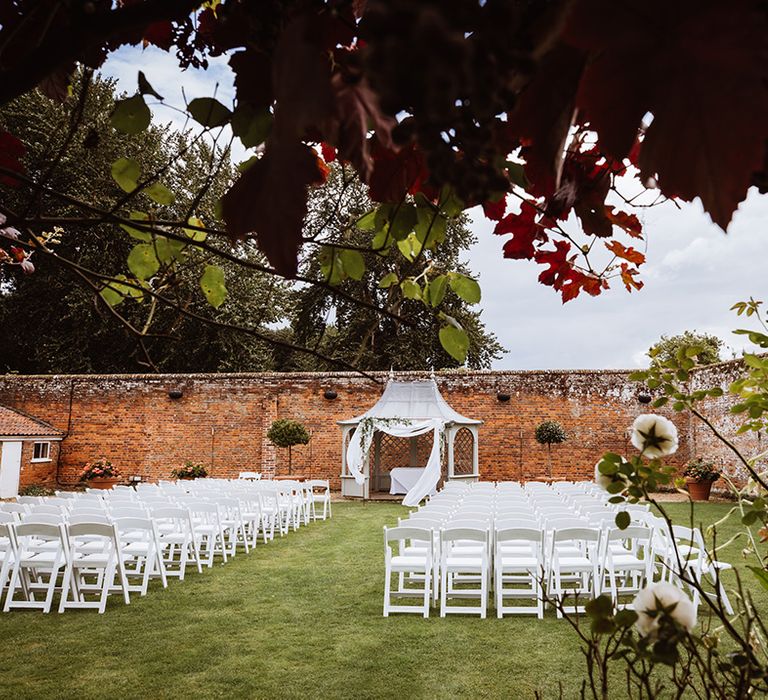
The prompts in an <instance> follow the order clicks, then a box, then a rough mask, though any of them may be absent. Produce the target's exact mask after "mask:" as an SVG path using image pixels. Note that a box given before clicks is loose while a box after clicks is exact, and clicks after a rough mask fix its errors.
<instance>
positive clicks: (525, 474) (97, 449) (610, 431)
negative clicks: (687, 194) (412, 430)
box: [0, 371, 688, 488]
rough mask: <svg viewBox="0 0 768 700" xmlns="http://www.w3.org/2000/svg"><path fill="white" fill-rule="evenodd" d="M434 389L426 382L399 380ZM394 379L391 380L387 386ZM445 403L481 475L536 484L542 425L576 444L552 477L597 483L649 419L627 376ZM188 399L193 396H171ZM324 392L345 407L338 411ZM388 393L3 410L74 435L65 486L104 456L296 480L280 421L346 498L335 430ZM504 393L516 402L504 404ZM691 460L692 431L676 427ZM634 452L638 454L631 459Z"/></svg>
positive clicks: (75, 383) (159, 472) (128, 381)
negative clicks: (610, 454)
mask: <svg viewBox="0 0 768 700" xmlns="http://www.w3.org/2000/svg"><path fill="white" fill-rule="evenodd" d="M397 376H398V378H402V379H417V378H421V379H425V378H427V376H428V375H427V374H426V373H401V374H398V375H397ZM378 378H379V379H380V380H382V381H383V380H385V379H386V375H385V374H381V375H378ZM437 382H438V386H439V387H440V391H441V392H442V393H443V396H444V397H445V398H446V400H447V401H448V402H449V403H450V404H451V405H452V406H453V407H454V408H455V409H456V410H457V411H459V412H460V413H463V414H464V415H466V416H468V417H472V418H479V419H481V420H483V421H485V423H484V424H483V425H482V426H480V439H479V446H480V474H481V477H482V478H485V479H521V478H522V479H535V478H541V477H544V476H546V474H547V449H546V447H543V446H541V445H539V444H538V443H537V442H536V440H535V438H534V431H535V429H536V426H537V425H538V424H539V423H540V422H541V421H543V420H547V419H552V420H557V421H559V422H560V423H561V424H562V425H563V427H564V428H565V429H566V431H567V432H568V441H567V442H566V443H565V444H562V445H556V446H553V448H552V475H553V477H554V478H571V479H572V478H591V475H592V472H593V468H594V464H595V462H596V461H597V460H598V458H599V457H600V455H601V454H602V453H603V452H605V451H606V450H615V451H620V452H626V451H627V447H628V439H627V432H626V431H627V427H628V426H629V425H630V424H631V422H632V420H633V419H634V417H635V416H636V415H637V414H638V413H640V412H642V411H643V410H644V407H643V406H641V405H640V404H639V403H638V402H637V398H636V397H637V393H638V387H637V385H635V384H633V383H631V382H629V381H628V380H627V374H626V373H625V372H620V371H603V372H600V371H564V372H556V371H542V372H488V371H485V372H469V371H468V372H460V371H456V372H445V373H438V375H437ZM172 389H181V390H182V391H183V397H182V398H180V399H177V400H173V399H170V398H169V397H168V392H169V390H172ZM326 389H333V390H334V391H336V392H337V393H338V398H337V399H336V400H334V401H328V400H326V399H325V398H324V397H323V393H324V391H325V390H326ZM382 390H383V385H382V384H375V383H373V382H371V381H370V380H368V379H366V378H364V377H361V376H359V375H356V374H350V373H329V374H307V373H293V374H240V375H235V374H229V375H227V374H219V375H113V376H99V375H92V376H50V377H31V376H28V377H25V376H17V375H8V376H4V377H0V404H4V405H7V406H10V407H13V408H18V409H20V410H23V411H25V412H27V413H29V414H31V415H33V416H36V417H38V418H41V419H43V420H46V421H48V422H50V423H51V424H53V425H54V426H56V427H57V428H60V429H62V430H64V431H67V432H68V436H67V437H66V438H65V439H64V441H63V443H62V447H61V458H60V469H59V481H60V482H63V483H67V482H72V483H73V482H75V481H76V480H77V473H78V471H79V469H81V468H82V465H83V464H84V463H85V462H87V461H89V460H93V459H95V458H98V457H101V456H104V457H107V458H108V459H110V460H111V461H112V462H113V463H115V464H117V465H119V466H120V467H121V468H122V470H123V472H124V474H125V475H126V476H130V475H132V474H137V475H141V476H143V477H147V478H152V479H157V478H168V476H169V474H170V470H171V469H172V468H174V467H176V466H179V465H181V464H182V463H183V462H184V461H185V460H192V461H194V462H201V463H203V464H205V465H206V466H208V467H210V468H211V474H212V475H213V476H234V475H237V473H238V472H240V471H244V470H257V471H263V470H265V469H266V470H267V471H270V470H272V469H274V468H276V473H278V474H284V473H287V465H288V455H287V450H284V449H278V448H275V447H273V446H272V445H270V444H269V442H268V440H267V439H266V437H265V433H266V431H267V429H268V428H269V426H270V425H271V423H272V421H273V420H275V419H276V418H293V419H296V420H300V421H302V422H303V423H304V424H305V425H306V426H307V429H308V430H310V431H311V433H312V439H311V441H310V443H309V444H308V445H306V446H298V447H295V448H294V449H293V466H294V469H293V471H294V472H295V473H298V474H302V475H306V476H312V477H319V478H330V479H331V480H332V482H333V485H334V487H335V488H338V487H339V479H338V477H339V472H340V469H341V455H340V451H341V431H340V429H339V427H338V426H337V425H336V422H335V421H337V420H339V419H343V418H350V417H352V416H355V415H358V414H360V413H363V412H364V411H365V410H366V409H368V408H370V407H371V406H372V405H373V404H374V403H375V402H376V400H377V399H378V398H379V396H380V395H381V392H382ZM499 392H503V393H507V394H510V395H511V400H510V401H508V402H506V403H502V402H500V401H498V399H497V394H498V393H499ZM676 422H678V426H679V427H680V428H681V445H682V447H681V450H680V452H679V453H678V455H676V463H682V462H684V461H685V460H686V459H687V457H688V453H687V444H688V442H687V439H688V421H687V419H686V418H685V417H683V418H681V417H677V418H676ZM629 449H631V447H630V448H629Z"/></svg>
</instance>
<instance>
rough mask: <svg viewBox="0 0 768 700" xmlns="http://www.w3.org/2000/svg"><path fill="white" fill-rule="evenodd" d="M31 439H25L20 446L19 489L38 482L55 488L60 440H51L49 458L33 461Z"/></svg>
mask: <svg viewBox="0 0 768 700" xmlns="http://www.w3.org/2000/svg"><path fill="white" fill-rule="evenodd" d="M40 442H46V440H45V438H40ZM34 444H35V441H33V440H26V441H25V442H24V443H23V444H22V446H21V472H20V474H19V489H20V490H21V489H23V488H24V487H25V486H29V485H31V484H40V485H42V486H48V487H50V488H55V486H56V475H57V471H58V470H57V466H58V461H59V445H61V443H60V442H58V441H56V442H51V459H50V461H47V462H33V461H32V456H33V454H34Z"/></svg>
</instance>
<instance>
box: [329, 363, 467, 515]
mask: <svg viewBox="0 0 768 700" xmlns="http://www.w3.org/2000/svg"><path fill="white" fill-rule="evenodd" d="M481 424H482V421H480V420H475V419H472V418H466V417H464V416H462V415H461V414H460V413H458V412H457V411H455V410H454V409H453V408H451V407H450V406H449V405H448V403H447V402H446V401H445V399H444V398H443V397H442V395H441V394H440V391H439V389H438V388H437V383H436V381H435V377H434V374H433V375H432V376H431V377H430V379H428V380H419V381H395V379H394V377H393V376H392V375H390V379H389V381H388V383H387V386H386V388H385V390H384V393H383V394H382V396H381V398H380V399H379V400H378V402H377V403H376V405H375V406H373V407H372V408H370V409H369V410H368V411H366V412H365V413H363V414H362V415H359V416H357V417H355V418H351V419H349V420H343V421H339V425H340V426H341V428H342V431H343V449H342V474H341V483H342V486H341V489H342V494H343V495H345V496H358V497H362V498H370V495H371V492H372V491H373V492H375V491H383V492H387V491H389V492H392V493H398V492H399V493H402V492H403V491H402V487H407V489H408V491H407V493H406V496H405V498H404V499H403V505H406V506H414V505H416V504H417V503H419V501H421V500H422V499H423V498H424V497H425V496H428V495H429V494H431V493H434V491H435V489H436V487H437V485H438V483H439V481H440V479H441V477H444V478H445V479H446V480H452V479H462V480H468V481H477V479H478V478H479V469H478V449H477V433H478V427H479V426H480V425H481ZM429 433H431V437H432V445H431V449H430V451H429V455H428V456H426V454H425V453H424V450H423V449H421V448H422V447H426V445H425V443H424V441H421V442H419V436H422V435H424V436H426V435H427V434H429ZM384 436H391V437H392V438H398V439H402V440H407V441H408V443H407V445H406V449H407V452H408V454H407V455H405V456H404V455H403V454H402V452H401V454H400V455H399V456H398V457H393V456H392V453H391V452H390V453H389V454H387V451H386V447H387V445H389V446H390V448H391V447H392V445H391V443H392V441H391V439H389V441H388V442H387V441H385V440H384ZM371 452H373V454H371ZM392 459H395V460H397V459H400V460H401V462H399V463H398V462H395V463H391V460H392ZM388 461H389V462H390V463H387V462H388ZM402 461H406V462H407V464H403V463H402ZM443 467H445V473H444V470H443ZM393 482H394V483H393ZM398 487H400V488H398Z"/></svg>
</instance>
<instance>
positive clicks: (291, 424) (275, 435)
mask: <svg viewBox="0 0 768 700" xmlns="http://www.w3.org/2000/svg"><path fill="white" fill-rule="evenodd" d="M267 437H268V438H269V441H270V442H271V443H272V444H273V445H276V446H277V447H287V448H288V473H289V474H290V473H291V466H292V465H291V448H292V447H293V446H294V445H306V444H307V443H308V442H309V437H310V435H309V433H308V432H307V429H306V428H305V427H304V425H303V424H302V423H299V421H297V420H290V419H288V418H280V419H279V420H276V421H275V422H274V423H272V425H271V426H270V428H269V430H268V431H267Z"/></svg>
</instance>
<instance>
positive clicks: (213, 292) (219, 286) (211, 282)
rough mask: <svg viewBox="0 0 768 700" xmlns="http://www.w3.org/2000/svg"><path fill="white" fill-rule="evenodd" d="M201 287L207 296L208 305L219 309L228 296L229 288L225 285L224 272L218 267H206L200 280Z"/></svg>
mask: <svg viewBox="0 0 768 700" xmlns="http://www.w3.org/2000/svg"><path fill="white" fill-rule="evenodd" d="M200 287H201V288H202V290H203V294H205V298H206V299H207V300H208V303H209V304H210V305H211V306H212V307H213V308H214V309H218V308H219V307H220V306H221V305H222V304H223V303H224V299H225V298H226V296H227V287H226V284H225V283H224V271H223V270H222V269H221V268H220V267H218V266H217V265H206V266H205V272H204V273H203V276H202V277H201V278H200Z"/></svg>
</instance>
